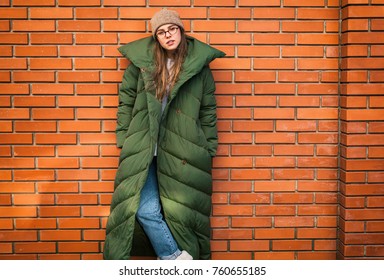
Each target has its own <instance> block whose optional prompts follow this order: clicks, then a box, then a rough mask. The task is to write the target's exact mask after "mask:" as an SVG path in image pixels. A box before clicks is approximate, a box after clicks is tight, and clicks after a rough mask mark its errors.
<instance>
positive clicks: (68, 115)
mask: <svg viewBox="0 0 384 280" xmlns="http://www.w3.org/2000/svg"><path fill="white" fill-rule="evenodd" d="M32 117H33V119H35V120H55V119H61V120H64V119H74V110H73V109H52V108H50V109H32Z"/></svg>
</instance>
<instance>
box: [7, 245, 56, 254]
mask: <svg viewBox="0 0 384 280" xmlns="http://www.w3.org/2000/svg"><path fill="white" fill-rule="evenodd" d="M55 252H56V244H55V243H54V242H33V243H31V242H28V243H22V242H20V243H15V253H55Z"/></svg>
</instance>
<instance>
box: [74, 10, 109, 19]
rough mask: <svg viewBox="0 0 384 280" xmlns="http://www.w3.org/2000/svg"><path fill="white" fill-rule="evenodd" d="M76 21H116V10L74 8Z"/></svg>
mask: <svg viewBox="0 0 384 280" xmlns="http://www.w3.org/2000/svg"><path fill="white" fill-rule="evenodd" d="M76 19H117V8H76Z"/></svg>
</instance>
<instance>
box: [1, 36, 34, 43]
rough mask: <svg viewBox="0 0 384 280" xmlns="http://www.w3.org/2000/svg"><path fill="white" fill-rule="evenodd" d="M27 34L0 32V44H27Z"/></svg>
mask: <svg viewBox="0 0 384 280" xmlns="http://www.w3.org/2000/svg"><path fill="white" fill-rule="evenodd" d="M27 36H28V35H27V34H1V36H0V43H1V44H11V45H13V44H24V45H25V44H28V37H27Z"/></svg>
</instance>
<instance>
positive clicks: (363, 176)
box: [337, 1, 384, 259]
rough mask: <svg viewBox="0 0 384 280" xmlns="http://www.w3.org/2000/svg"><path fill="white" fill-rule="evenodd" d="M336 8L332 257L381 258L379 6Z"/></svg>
mask: <svg viewBox="0 0 384 280" xmlns="http://www.w3.org/2000/svg"><path fill="white" fill-rule="evenodd" d="M369 2H371V3H369V4H370V5H367V4H365V5H359V4H360V3H356V1H343V3H342V7H341V19H342V30H341V31H342V32H341V50H342V51H341V69H340V70H341V81H340V82H341V89H340V98H341V99H340V137H341V139H340V192H339V194H338V195H339V202H340V214H339V217H338V219H339V239H338V242H337V254H338V257H339V258H343V259H361V258H366V259H375V258H381V259H383V258H384V253H383V245H384V240H383V238H382V237H383V234H384V224H383V219H384V199H383V195H384V187H383V182H384V172H383V169H384V159H383V158H384V153H383V150H384V149H383V145H384V141H383V139H384V123H383V120H384V102H383V101H384V100H383V94H384V87H383V81H384V79H383V77H384V72H383V67H384V60H383V57H384V51H383V50H384V40H383V36H382V35H383V34H384V33H383V32H384V25H383V20H384V6H383V5H375V4H384V2H382V1H381V3H380V1H369Z"/></svg>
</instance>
